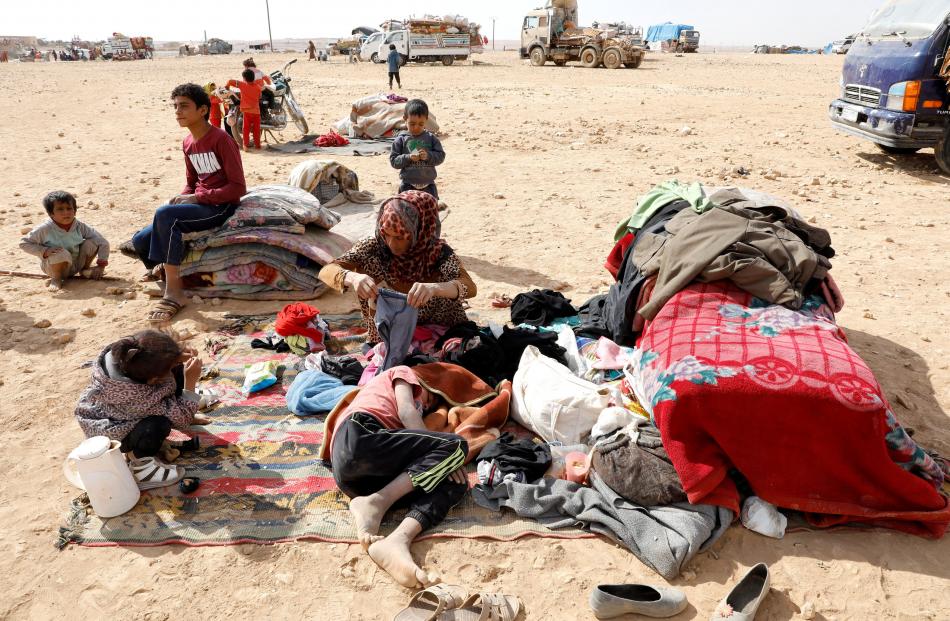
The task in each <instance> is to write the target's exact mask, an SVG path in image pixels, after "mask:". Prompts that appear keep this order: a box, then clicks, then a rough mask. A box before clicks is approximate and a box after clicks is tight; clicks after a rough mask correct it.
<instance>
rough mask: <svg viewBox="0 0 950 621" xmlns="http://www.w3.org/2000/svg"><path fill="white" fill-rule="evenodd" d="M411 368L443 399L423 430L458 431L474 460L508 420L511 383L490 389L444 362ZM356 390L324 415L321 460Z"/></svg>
mask: <svg viewBox="0 0 950 621" xmlns="http://www.w3.org/2000/svg"><path fill="white" fill-rule="evenodd" d="M412 371H413V373H414V374H415V376H416V378H417V379H418V380H419V383H420V384H421V385H422V387H423V388H425V389H426V390H428V391H429V392H431V393H433V394H434V395H436V396H437V397H439V398H440V399H441V400H442V403H441V404H440V405H439V406H438V407H436V409H435V410H434V411H433V412H431V413H429V414H427V415H426V416H425V419H424V420H425V424H426V429H428V430H429V431H439V432H442V433H457V434H458V435H460V436H462V437H463V438H465V441H466V442H468V459H467V460H466V463H468V462H470V461H472V460H473V459H475V457H477V456H478V453H479V452H481V450H482V449H483V448H484V447H485V445H486V444H488V443H489V442H491V441H492V440H495V439H497V438H498V436H499V435H500V434H501V432H500V431H499V429H500V428H501V427H502V425H504V424H505V422H507V420H508V407H509V405H510V403H511V382H508V381H504V382H502V383H501V384H499V385H498V388H497V389H492V387H491V386H489V385H488V384H486V383H485V382H483V381H482V380H480V379H479V378H478V377H476V376H475V375H474V374H472V373H471V372H470V371H468V370H467V369H464V368H462V367H460V366H458V365H455V364H447V363H444V362H433V363H431V364H423V365H419V366H417V367H413V369H412ZM358 392H359V391H358V390H354V391H353V392H351V393H350V394H348V395H347V396H346V397H344V398H343V400H342V401H341V402H340V403H339V404H337V406H336V407H335V408H333V411H332V412H330V414H329V416H327V419H326V422H325V424H324V429H325V431H324V438H323V446H321V447H320V458H321V459H323V460H329V459H330V442H331V435H332V433H333V429H334V428H335V426H336V420H337V418H339V417H340V415H342V413H343V411H344V410H345V409H346V408H347V407H349V405H350V403H352V401H353V398H354V397H355V396H356V395H357V394H358Z"/></svg>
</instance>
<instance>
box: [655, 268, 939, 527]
mask: <svg viewBox="0 0 950 621" xmlns="http://www.w3.org/2000/svg"><path fill="white" fill-rule="evenodd" d="M752 302H753V298H752V296H750V295H749V294H748V293H746V292H744V291H742V290H740V289H739V288H738V287H736V286H735V285H734V284H732V283H731V282H728V281H719V282H715V283H709V284H693V285H690V286H689V287H686V288H685V289H684V290H682V291H680V292H679V293H677V294H676V295H675V296H674V297H673V298H672V299H670V301H669V302H667V303H666V305H665V306H664V307H663V308H662V310H661V311H660V313H659V314H658V315H657V316H656V318H655V319H654V320H653V321H652V322H651V323H649V324H648V325H647V327H646V329H645V330H644V332H643V335H642V337H641V339H640V341H639V343H638V344H637V345H638V347H639V350H640V351H641V352H644V360H646V362H641V363H640V366H641V368H640V370H639V372H638V374H637V376H638V377H640V378H643V379H644V386H642V387H641V389H642V390H640V391H638V392H640V393H643V394H641V395H640V396H641V398H644V399H646V400H647V401H651V402H653V416H654V419H655V421H656V423H657V426H658V427H659V429H660V432H661V434H662V436H663V444H664V446H665V447H666V449H667V451H668V453H669V456H670V459H671V461H672V462H673V466H674V467H675V468H676V472H677V473H678V474H679V476H680V479H681V481H682V483H683V489H684V490H685V491H686V494H687V496H688V497H689V501H690V502H691V503H693V504H700V503H704V504H714V505H719V506H723V507H727V508H729V509H731V510H732V511H734V512H736V513H737V514H738V512H739V493H738V491H737V490H736V486H735V484H734V483H733V481H732V479H730V478H729V476H728V472H729V470H730V469H731V468H736V469H738V470H739V472H741V473H742V474H743V475H744V476H745V477H746V478H747V479H748V480H749V483H750V484H751V486H752V489H753V490H754V491H755V493H756V495H757V496H760V497H762V498H763V499H765V500H767V501H768V502H770V503H772V504H774V505H776V506H778V507H783V508H787V509H794V510H798V511H802V512H805V513H806V514H807V517H808V519H809V520H810V521H812V523H814V524H816V525H818V526H831V525H834V524H840V523H844V522H861V523H866V524H873V525H877V526H883V527H887V528H894V529H897V530H902V531H906V532H910V533H913V534H917V535H923V536H930V537H940V536H942V535H943V534H944V532H945V531H946V529H947V526H948V524H950V507H948V504H947V499H946V498H944V497H943V496H941V495H940V493H939V492H938V491H937V489H936V488H935V486H934V485H935V484H937V485H939V482H934V483H931V482H928V481H927V480H925V479H924V478H922V477H921V476H917V475H916V474H914V473H913V472H911V471H909V470H911V469H913V468H915V466H914V462H913V461H908V460H909V459H911V458H910V457H908V456H907V455H902V454H901V453H899V452H898V451H897V449H895V448H894V447H892V446H890V445H889V443H888V442H887V441H886V440H885V434H888V433H889V431H890V430H891V429H893V427H892V426H891V425H896V423H895V422H894V421H893V414H891V411H890V408H889V406H888V404H887V399H886V397H885V395H884V392H883V390H882V389H881V387H880V385H879V384H878V383H877V380H876V379H875V378H874V374H873V373H872V371H871V369H870V368H869V367H868V366H867V364H866V363H865V362H864V360H862V359H861V357H860V356H859V355H858V354H857V353H855V351H854V350H852V349H851V348H850V347H849V346H848V344H847V341H846V340H845V336H844V333H843V332H841V330H840V329H839V328H837V326H836V325H835V324H834V322H833V319H832V315H831V314H830V312H826V311H827V309H826V307H824V306H823V307H821V309H819V311H816V312H822V313H823V315H822V318H821V319H817V318H816V319H811V318H809V317H806V316H805V315H803V314H801V313H797V312H794V311H789V310H788V309H784V308H782V307H779V306H769V307H765V308H762V307H761V306H759V305H755V306H753V304H752ZM654 355H655V356H656V358H655V359H653V358H652V356H654ZM889 418H890V422H889V420H888V419H889ZM897 427H898V428H899V425H898V426H897ZM908 448H909V449H910V453H908V455H910V454H913V450H914V449H916V448H917V447H916V445H915V444H914V443H913V441H912V440H909V439H908ZM898 462H900V463H898ZM902 466H903V467H902ZM905 467H906V468H907V469H906V470H905Z"/></svg>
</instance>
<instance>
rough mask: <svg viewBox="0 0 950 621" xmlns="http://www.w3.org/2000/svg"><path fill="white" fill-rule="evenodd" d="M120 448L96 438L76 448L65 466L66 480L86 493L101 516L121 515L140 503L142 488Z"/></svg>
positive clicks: (103, 437)
mask: <svg viewBox="0 0 950 621" xmlns="http://www.w3.org/2000/svg"><path fill="white" fill-rule="evenodd" d="M120 446H121V445H120V444H119V443H118V442H116V441H115V440H110V439H109V438H107V437H105V436H95V437H93V438H89V439H87V440H85V441H84V442H83V443H82V444H80V445H79V446H77V447H76V448H75V449H73V451H72V452H71V453H70V454H69V457H67V458H66V463H64V464H63V474H64V475H65V476H66V479H67V480H68V481H69V482H70V483H72V484H73V485H75V486H76V487H78V488H79V489H84V490H86V494H88V495H89V503H90V504H91V505H92V510H93V511H95V512H96V515H98V516H99V517H104V518H108V517H115V516H117V515H122V514H123V513H125V512H126V511H128V510H129V509H131V508H132V507H134V506H135V504H136V503H137V502H138V501H139V494H140V492H139V486H138V485H137V484H136V483H135V477H133V476H132V471H131V470H129V466H128V464H127V463H126V461H125V456H124V455H123V454H122V451H120V450H119V447H120Z"/></svg>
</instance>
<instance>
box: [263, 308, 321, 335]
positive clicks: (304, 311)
mask: <svg viewBox="0 0 950 621" xmlns="http://www.w3.org/2000/svg"><path fill="white" fill-rule="evenodd" d="M319 316H320V311H319V310H317V309H316V308H314V307H312V306H310V305H309V304H304V303H303V302H294V303H293V304H288V305H287V306H285V307H284V308H283V309H281V311H280V312H279V313H277V321H276V322H275V323H274V332H276V333H277V334H279V335H281V336H293V335H295V334H300V335H302V336H307V337H310V338H312V339H313V340H315V341H319V342H323V332H321V331H320V330H317V329H316V328H312V327H310V326H309V325H307V324H309V323H310V322H311V321H314V320H316V319H317V317H319Z"/></svg>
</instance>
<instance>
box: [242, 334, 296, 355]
mask: <svg viewBox="0 0 950 621" xmlns="http://www.w3.org/2000/svg"><path fill="white" fill-rule="evenodd" d="M251 349H269V350H271V351H276V352H277V353H278V354H283V353H287V352H289V351H290V345H288V344H287V342H286V341H284V339H282V338H279V337H271V336H267V337H264V338H262V339H254V340H253V341H251Z"/></svg>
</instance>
